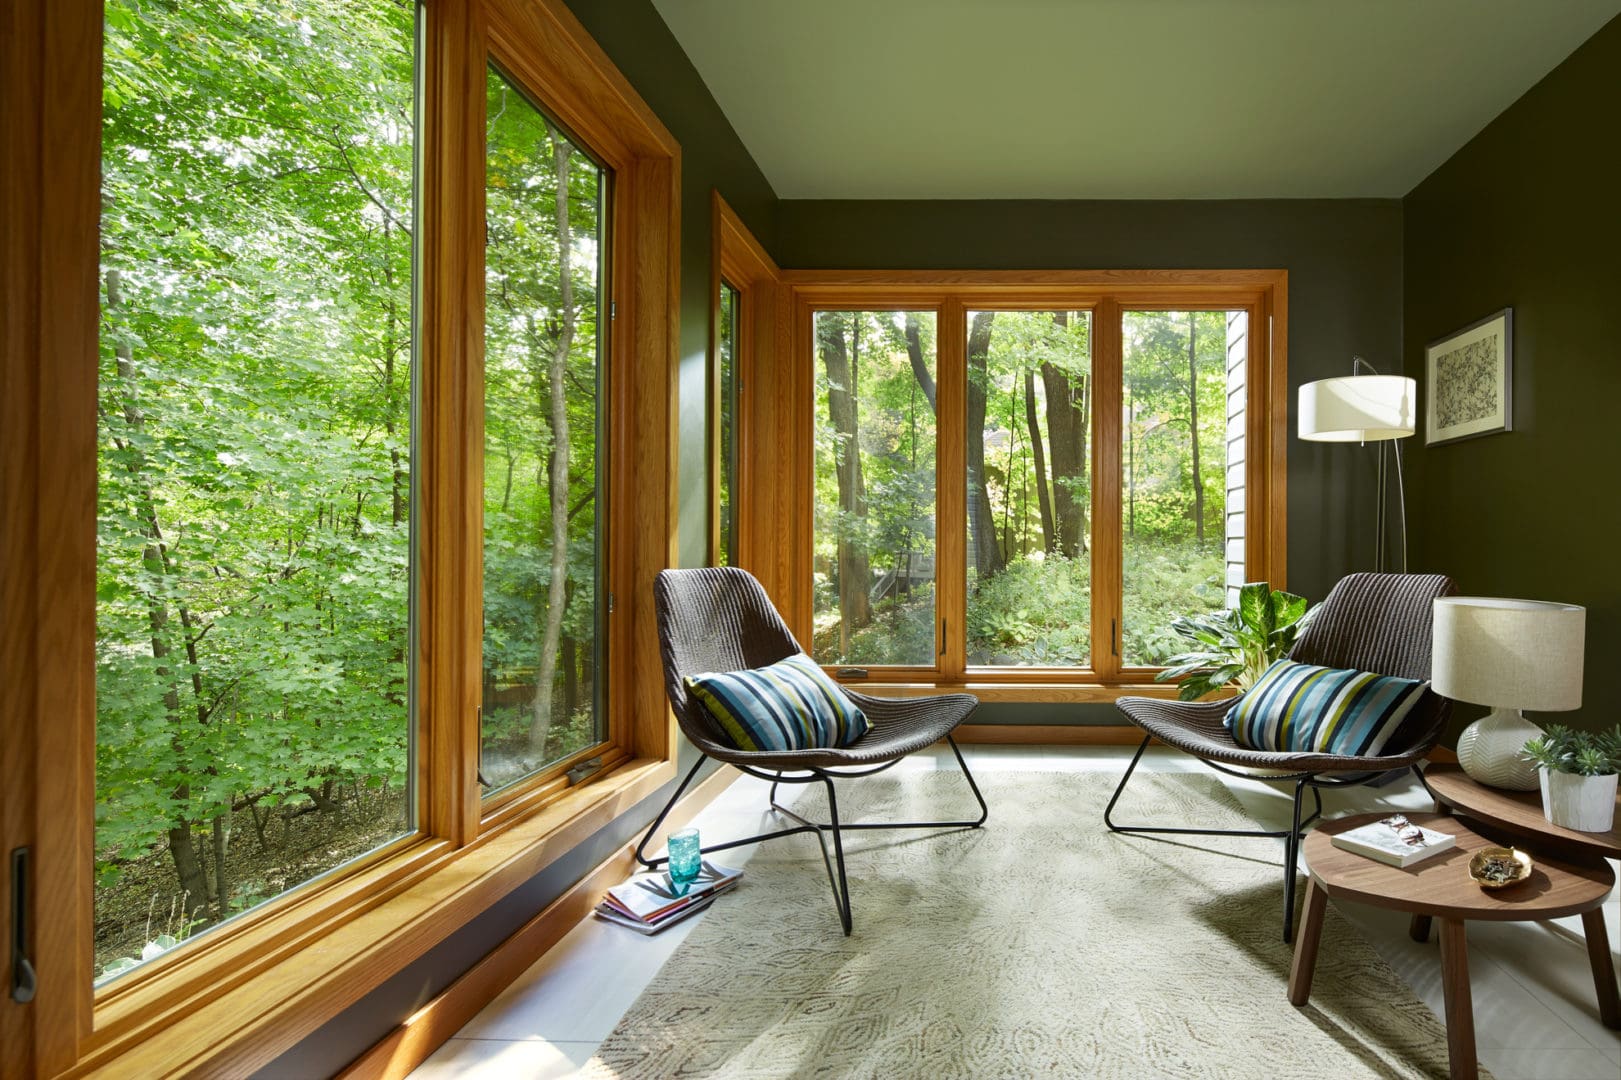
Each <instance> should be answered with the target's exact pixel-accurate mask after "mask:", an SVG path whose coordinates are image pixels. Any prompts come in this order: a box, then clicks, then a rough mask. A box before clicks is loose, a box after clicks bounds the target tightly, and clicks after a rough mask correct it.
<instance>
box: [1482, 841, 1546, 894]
mask: <svg viewBox="0 0 1621 1080" xmlns="http://www.w3.org/2000/svg"><path fill="white" fill-rule="evenodd" d="M1488 859H1508V860H1511V861H1512V862H1513V863H1514V864H1515V866H1516V867H1517V868H1518V869H1517V872H1516V873H1515V874H1514V876H1512V877H1509V878H1505V879H1504V880H1502V881H1494V880H1491V879H1488V878H1486V877H1484V876H1483V874H1484V871H1485V869H1486V862H1487V860H1488ZM1531 866H1532V863H1531V856H1530V855H1528V854H1526V853H1525V852H1523V851H1521V850H1520V849H1519V848H1506V847H1489V848H1481V849H1480V850H1479V851H1477V852H1475V854H1474V857H1473V858H1472V859H1470V860H1469V876H1470V877H1471V878H1473V879H1474V881H1475V884H1476V885H1479V886H1480V887H1481V888H1482V889H1506V888H1508V887H1509V886H1510V885H1518V884H1519V883H1520V882H1522V881H1524V880H1525V879H1526V878H1528V877H1530V876H1531Z"/></svg>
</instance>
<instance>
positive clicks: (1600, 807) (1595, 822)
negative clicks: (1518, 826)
mask: <svg viewBox="0 0 1621 1080" xmlns="http://www.w3.org/2000/svg"><path fill="white" fill-rule="evenodd" d="M1537 772H1538V773H1539V774H1541V778H1542V816H1543V817H1545V818H1547V819H1548V820H1549V821H1550V822H1552V823H1553V824H1555V825H1558V826H1560V827H1561V828H1565V829H1575V830H1577V831H1578V832H1609V831H1610V826H1611V825H1612V824H1613V823H1614V822H1615V781H1616V774H1615V773H1611V774H1610V775H1609V776H1577V775H1576V774H1575V773H1566V772H1549V771H1548V770H1547V769H1538V770H1537Z"/></svg>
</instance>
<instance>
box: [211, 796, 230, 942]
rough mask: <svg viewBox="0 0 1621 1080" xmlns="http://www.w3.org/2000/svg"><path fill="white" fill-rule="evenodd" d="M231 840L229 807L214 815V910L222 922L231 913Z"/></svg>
mask: <svg viewBox="0 0 1621 1080" xmlns="http://www.w3.org/2000/svg"><path fill="white" fill-rule="evenodd" d="M230 842H231V826H230V810H229V809H227V810H225V812H223V813H219V814H215V815H214V911H215V913H216V915H215V917H216V918H218V919H220V920H221V921H222V922H223V921H224V920H225V919H226V918H227V917H229V915H230V914H231V911H230V901H231V876H230V873H229V871H228V869H227V864H226V861H225V857H226V851H227V850H228V849H229V847H230Z"/></svg>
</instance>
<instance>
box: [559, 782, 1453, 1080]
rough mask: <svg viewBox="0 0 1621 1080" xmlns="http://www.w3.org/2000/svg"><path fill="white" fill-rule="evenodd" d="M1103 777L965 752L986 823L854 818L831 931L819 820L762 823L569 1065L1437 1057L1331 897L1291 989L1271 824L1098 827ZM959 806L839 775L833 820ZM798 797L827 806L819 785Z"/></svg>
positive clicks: (1163, 800) (1321, 1073) (1192, 811)
mask: <svg viewBox="0 0 1621 1080" xmlns="http://www.w3.org/2000/svg"><path fill="white" fill-rule="evenodd" d="M1116 779H1117V777H1115V776H1113V775H1106V774H1093V773H1014V772H1004V773H987V774H982V775H981V777H980V783H981V786H982V787H983V788H984V791H985V796H986V799H987V800H988V801H989V803H990V806H991V818H990V821H989V823H988V824H987V825H986V826H985V828H983V829H982V830H979V831H977V832H958V833H950V834H943V835H935V836H926V837H917V836H914V837H909V838H905V837H903V838H901V839H896V837H902V836H903V834H895V833H890V834H883V833H869V834H867V835H864V836H863V835H859V834H857V835H854V836H853V839H852V840H851V841H850V843H849V847H848V850H847V857H848V862H849V868H850V881H851V886H852V897H853V903H854V908H855V934H854V936H852V937H850V938H845V937H843V936H842V935H841V934H840V932H839V922H838V916H837V914H836V912H835V910H834V907H833V900H832V894H831V891H830V890H829V888H828V884H827V877H826V874H825V871H824V870H823V868H822V860H821V857H820V856H819V855H818V854H817V851H816V844H815V841H814V840H813V839H811V838H810V837H790V838H788V839H786V840H781V841H776V842H774V843H772V844H766V845H764V846H763V847H762V848H761V849H760V850H759V852H758V853H757V854H756V855H755V856H754V858H753V859H751V860H750V862H749V864H748V871H747V875H746V876H745V877H744V879H743V882H742V883H741V884H740V885H739V886H738V887H737V889H736V890H735V891H734V892H733V893H731V894H729V895H727V896H724V897H722V898H721V899H720V900H719V901H718V902H717V903H716V904H715V906H714V907H713V908H712V909H711V910H710V912H709V914H708V915H707V916H706V917H705V919H704V921H703V923H702V924H701V925H699V926H698V927H696V928H695V929H694V931H693V933H692V935H691V936H690V937H689V938H688V939H687V940H686V941H685V942H683V943H682V945H681V947H680V948H679V949H678V950H677V951H676V952H675V954H674V955H673V956H672V957H671V958H670V961H669V962H668V963H667V964H666V965H665V966H664V968H663V970H662V971H660V972H659V974H658V975H657V976H655V978H654V980H653V982H652V984H651V985H650V986H649V987H648V988H647V991H646V992H645V993H643V994H642V996H641V997H640V998H639V999H638V1000H637V1001H636V1003H635V1004H634V1005H633V1006H632V1007H631V1009H630V1011H629V1012H628V1013H626V1015H625V1016H624V1018H623V1019H622V1020H621V1021H620V1022H619V1025H618V1027H616V1028H615V1029H614V1031H613V1034H611V1035H609V1036H608V1038H607V1040H605V1041H604V1042H603V1044H602V1046H601V1048H600V1049H599V1050H598V1052H597V1056H596V1057H595V1058H593V1059H592V1061H591V1063H590V1064H589V1065H588V1066H587V1067H586V1069H585V1071H584V1074H583V1075H586V1076H594V1077H603V1078H606V1077H621V1078H636V1080H640V1078H654V1077H658V1078H664V1077H674V1076H729V1077H730V1076H739V1077H768V1076H769V1077H780V1076H839V1077H846V1076H849V1077H873V1078H879V1077H883V1078H892V1077H902V1076H926V1077H930V1078H944V1077H974V1078H982V1077H1010V1078H1011V1077H1028V1076H1059V1077H1100V1078H1105V1077H1107V1078H1116V1077H1117V1078H1121V1080H1127V1078H1130V1080H1138V1078H1147V1077H1176V1078H1179V1080H1180V1078H1188V1077H1220V1078H1224V1080H1225V1078H1232V1077H1271V1078H1283V1077H1288V1078H1291V1080H1294V1078H1315V1077H1320V1078H1322V1080H1348V1078H1354V1077H1379V1078H1394V1077H1401V1078H1406V1077H1444V1076H1446V1075H1447V1053H1446V1033H1445V1030H1444V1028H1443V1027H1442V1025H1441V1023H1440V1022H1439V1021H1438V1020H1437V1019H1436V1018H1435V1016H1434V1014H1433V1013H1431V1012H1430V1010H1429V1009H1427V1008H1426V1007H1425V1006H1424V1005H1423V1004H1422V1003H1420V1002H1419V1001H1418V999H1417V998H1416V997H1414V995H1413V993H1412V991H1411V990H1409V989H1408V988H1407V986H1406V985H1405V984H1403V983H1402V981H1401V980H1400V979H1399V978H1398V977H1397V976H1396V974H1395V973H1394V972H1393V971H1392V970H1391V969H1390V968H1389V967H1388V966H1387V965H1386V964H1385V963H1384V961H1382V960H1381V959H1380V958H1379V956H1378V954H1377V953H1376V952H1375V951H1374V949H1373V947H1372V946H1371V945H1369V944H1368V943H1367V942H1366V941H1365V940H1363V939H1362V938H1361V937H1360V935H1358V934H1357V933H1356V932H1355V931H1354V930H1353V929H1351V928H1350V926H1349V925H1348V924H1347V923H1346V922H1345V921H1343V920H1342V919H1341V918H1340V917H1339V916H1338V915H1337V913H1336V912H1335V911H1334V908H1333V905H1332V904H1330V906H1329V912H1328V918H1327V923H1326V925H1325V927H1324V929H1323V937H1322V948H1321V951H1320V953H1319V956H1318V961H1317V977H1316V981H1315V984H1314V986H1313V991H1312V1000H1311V1003H1310V1004H1309V1005H1308V1006H1307V1007H1306V1008H1304V1009H1295V1008H1293V1007H1291V1006H1290V1005H1289V1002H1288V997H1287V993H1286V989H1285V987H1286V984H1287V981H1288V969H1289V961H1290V955H1291V954H1290V948H1289V946H1287V945H1285V944H1284V943H1283V942H1282V940H1281V937H1280V929H1281V926H1280V918H1281V916H1280V911H1279V909H1280V907H1281V906H1282V896H1281V894H1282V890H1283V883H1282V880H1281V878H1282V875H1281V873H1280V872H1279V869H1278V867H1279V862H1278V860H1279V857H1280V855H1281V854H1282V852H1281V844H1276V843H1269V842H1268V841H1265V840H1228V839H1221V838H1203V837H1200V838H1192V839H1194V840H1196V841H1197V843H1195V844H1189V843H1168V842H1165V841H1162V840H1154V839H1150V838H1147V837H1141V836H1134V837H1125V836H1117V835H1113V834H1110V833H1109V832H1107V831H1106V830H1105V829H1104V827H1103V806H1104V804H1105V802H1106V801H1107V799H1108V796H1109V793H1110V791H1111V790H1112V788H1113V785H1114V783H1115V781H1116ZM1127 800H1128V801H1129V803H1130V806H1129V807H1125V809H1126V812H1127V813H1128V814H1132V813H1133V812H1134V811H1133V808H1137V809H1136V812H1137V813H1143V812H1146V813H1152V814H1153V815H1154V816H1155V818H1156V819H1158V820H1183V821H1188V822H1190V823H1193V822H1207V823H1209V824H1210V825H1212V826H1215V825H1221V824H1223V823H1226V824H1227V825H1228V826H1229V827H1237V828H1244V827H1249V826H1250V825H1251V822H1250V821H1249V820H1248V819H1247V818H1246V817H1245V815H1244V813H1243V811H1242V810H1241V809H1240V807H1239V806H1238V803H1237V802H1236V800H1234V799H1233V797H1232V796H1231V794H1229V793H1228V792H1227V790H1226V789H1225V788H1224V787H1223V786H1222V785H1221V784H1220V783H1219V782H1217V781H1216V780H1214V779H1213V778H1210V777H1205V776H1198V775H1187V774H1170V773H1166V774H1154V773H1138V774H1137V776H1136V777H1135V778H1134V779H1133V780H1132V788H1131V790H1130V791H1129V792H1128V794H1127ZM846 804H847V805H846ZM970 805H971V801H970V796H969V795H968V792H967V790H966V788H965V787H964V786H963V783H962V779H961V776H960V775H959V774H958V773H957V772H956V771H955V770H946V771H940V772H916V773H906V774H902V775H897V774H895V773H887V774H884V775H881V776H877V777H873V778H871V779H867V780H862V781H858V782H853V783H850V784H847V785H843V786H841V788H840V807H839V809H840V811H841V816H843V817H844V818H845V819H846V820H850V821H875V820H883V819H889V820H913V821H917V820H928V819H929V818H931V817H940V816H945V815H959V816H967V808H968V807H969V806H970ZM807 808H808V809H809V812H811V813H815V814H816V815H817V816H822V815H821V813H820V811H822V810H824V809H825V798H823V797H822V796H821V794H820V792H816V791H810V790H807V791H806V792H805V795H804V797H803V798H802V799H801V802H800V804H799V806H798V807H796V809H798V810H799V811H800V812H801V813H806V812H807ZM1142 808H1148V809H1147V811H1143V810H1142ZM824 820H825V818H824ZM1303 891H1304V890H1303V889H1302V892H1303ZM1482 1075H1485V1074H1484V1073H1483V1074H1482Z"/></svg>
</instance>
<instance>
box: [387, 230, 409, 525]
mask: <svg viewBox="0 0 1621 1080" xmlns="http://www.w3.org/2000/svg"><path fill="white" fill-rule="evenodd" d="M392 228H393V221H392V219H391V218H389V217H387V216H385V217H384V218H383V284H384V286H385V288H386V290H387V294H388V301H387V305H386V306H387V323H386V328H385V330H384V333H383V424H384V427H385V429H386V430H387V431H388V462H389V466H390V476H389V495H390V502H391V510H390V515H389V519H390V520H391V521H392V522H393V523H394V525H395V526H396V527H398V526H399V525H402V524H404V523H405V515H406V505H405V497H406V477H405V462H404V458H403V456H402V455H401V454H400V448H399V445H398V443H397V442H396V436H397V434H398V429H399V424H398V417H399V414H400V409H399V395H398V394H397V393H396V392H395V389H394V366H395V354H396V353H397V352H398V351H399V335H398V331H397V325H398V320H399V306H398V305H397V304H396V303H395V302H394V266H393V264H392V263H391V262H390V261H389V257H388V248H389V244H390V242H391V238H390V235H389V234H390V232H391V231H392Z"/></svg>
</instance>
